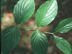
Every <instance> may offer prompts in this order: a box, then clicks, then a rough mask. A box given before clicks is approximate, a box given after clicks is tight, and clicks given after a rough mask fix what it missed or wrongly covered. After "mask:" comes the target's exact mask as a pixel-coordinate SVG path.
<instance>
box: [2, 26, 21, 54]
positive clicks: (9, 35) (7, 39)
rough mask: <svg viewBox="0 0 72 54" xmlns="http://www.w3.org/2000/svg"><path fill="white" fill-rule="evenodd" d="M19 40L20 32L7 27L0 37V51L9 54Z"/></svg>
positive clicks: (12, 27)
mask: <svg viewBox="0 0 72 54" xmlns="http://www.w3.org/2000/svg"><path fill="white" fill-rule="evenodd" d="M19 40H20V32H19V30H18V28H17V27H15V26H10V27H7V28H6V29H5V30H4V31H3V32H2V35H1V50H2V52H3V54H9V53H10V52H11V51H12V50H13V49H14V47H15V46H16V45H17V44H18V42H19Z"/></svg>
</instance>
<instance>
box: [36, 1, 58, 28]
mask: <svg viewBox="0 0 72 54" xmlns="http://www.w3.org/2000/svg"><path fill="white" fill-rule="evenodd" d="M57 10H58V6H57V1H56V0H50V1H46V2H45V3H44V4H42V5H41V6H40V7H39V9H38V10H37V12H36V16H35V20H36V24H37V26H38V27H42V26H46V25H48V24H50V23H51V22H52V21H53V20H54V18H55V17H56V15H57Z"/></svg>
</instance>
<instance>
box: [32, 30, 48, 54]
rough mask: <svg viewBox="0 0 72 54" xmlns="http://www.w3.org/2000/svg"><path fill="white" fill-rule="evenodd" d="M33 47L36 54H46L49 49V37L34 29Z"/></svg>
mask: <svg viewBox="0 0 72 54" xmlns="http://www.w3.org/2000/svg"><path fill="white" fill-rule="evenodd" d="M31 48H32V50H33V52H34V54H46V52H47V49H48V40H47V37H46V36H45V35H44V34H43V33H42V32H40V31H37V30H36V31H34V33H33V34H32V36H31Z"/></svg>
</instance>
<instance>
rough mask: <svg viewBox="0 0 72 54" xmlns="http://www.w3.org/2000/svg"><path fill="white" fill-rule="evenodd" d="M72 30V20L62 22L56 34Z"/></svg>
mask: <svg viewBox="0 0 72 54" xmlns="http://www.w3.org/2000/svg"><path fill="white" fill-rule="evenodd" d="M71 29H72V18H68V19H65V20H62V21H61V22H60V23H59V24H58V26H57V27H56V29H55V33H66V32H68V31H69V30H71Z"/></svg>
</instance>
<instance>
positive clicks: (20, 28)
mask: <svg viewBox="0 0 72 54" xmlns="http://www.w3.org/2000/svg"><path fill="white" fill-rule="evenodd" d="M2 26H4V27H9V26H5V25H2ZM18 29H20V30H26V31H35V30H37V28H36V29H35V30H30V29H22V28H18Z"/></svg>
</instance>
